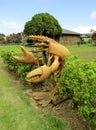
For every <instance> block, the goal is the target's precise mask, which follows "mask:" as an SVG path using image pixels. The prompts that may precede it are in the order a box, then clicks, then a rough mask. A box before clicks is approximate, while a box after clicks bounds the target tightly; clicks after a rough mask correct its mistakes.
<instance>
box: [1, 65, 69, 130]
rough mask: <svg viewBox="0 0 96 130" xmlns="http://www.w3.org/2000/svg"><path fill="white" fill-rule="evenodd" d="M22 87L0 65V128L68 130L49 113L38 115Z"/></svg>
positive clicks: (10, 129) (2, 129)
mask: <svg viewBox="0 0 96 130" xmlns="http://www.w3.org/2000/svg"><path fill="white" fill-rule="evenodd" d="M23 87H24V86H19V87H17V86H16V84H15V83H14V82H12V80H11V79H10V77H9V76H8V73H7V72H6V71H4V65H0V130H69V128H68V127H67V126H66V124H65V125H64V124H63V123H62V122H61V121H60V120H58V119H57V118H55V117H53V116H52V115H51V114H47V115H46V116H42V115H40V113H39V112H38V110H37V109H36V107H35V106H33V105H32V103H31V102H30V100H29V99H28V97H27V95H25V94H24V93H23V92H22V88H23Z"/></svg>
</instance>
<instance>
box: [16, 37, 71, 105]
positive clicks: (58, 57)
mask: <svg viewBox="0 0 96 130" xmlns="http://www.w3.org/2000/svg"><path fill="white" fill-rule="evenodd" d="M28 39H29V40H33V41H36V42H35V44H34V46H35V47H38V46H39V47H41V48H40V49H39V50H36V51H32V52H28V51H26V49H25V47H23V46H21V50H22V52H23V55H24V56H23V57H17V56H14V59H15V60H16V61H17V62H22V63H26V64H37V65H38V67H37V69H35V70H33V71H31V72H29V73H28V74H27V76H26V78H27V81H28V82H32V83H38V82H42V81H44V80H45V79H46V78H48V76H49V75H51V74H53V73H54V72H55V71H57V70H58V69H60V66H61V64H62V62H63V59H64V58H65V57H66V56H68V55H70V52H69V50H68V49H67V48H66V47H64V46H63V45H61V44H59V43H58V42H56V41H55V40H53V39H51V38H48V37H45V36H38V35H30V36H28ZM37 52H42V53H43V56H42V58H39V57H35V56H34V54H33V53H37ZM41 61H42V62H41ZM41 63H42V64H41ZM55 91H56V86H55V87H54V89H53V90H52V91H51V92H35V93H33V97H34V98H35V99H37V100H40V101H39V103H40V104H41V105H42V106H47V105H48V104H49V102H50V101H51V99H52V97H53V96H54V93H55ZM46 93H47V94H46ZM44 98H45V99H44Z"/></svg>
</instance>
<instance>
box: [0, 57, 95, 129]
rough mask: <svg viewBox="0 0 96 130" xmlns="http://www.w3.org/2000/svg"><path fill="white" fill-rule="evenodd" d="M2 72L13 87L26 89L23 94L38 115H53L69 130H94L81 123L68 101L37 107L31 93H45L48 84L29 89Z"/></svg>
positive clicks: (12, 75) (44, 83) (10, 74)
mask: <svg viewBox="0 0 96 130" xmlns="http://www.w3.org/2000/svg"><path fill="white" fill-rule="evenodd" d="M2 64H3V62H2V59H1V58H0V65H2ZM4 71H6V75H8V76H9V77H10V78H11V79H12V82H13V83H14V84H15V85H17V87H20V86H22V84H23V85H25V86H26V89H25V90H23V92H24V94H26V95H28V97H29V99H30V101H31V103H32V105H34V106H35V107H36V108H37V109H38V111H39V113H40V114H42V115H46V114H47V113H49V112H51V113H53V114H54V116H56V117H57V118H59V119H60V120H61V121H62V122H64V123H65V122H66V123H68V124H69V126H70V127H71V130H95V129H92V128H91V127H89V125H88V124H87V123H85V122H83V121H82V119H81V118H80V117H79V116H78V111H77V110H73V109H72V108H71V105H70V99H69V100H65V101H63V102H61V103H60V104H57V105H54V103H53V102H51V103H50V104H49V105H48V106H47V107H42V106H41V105H38V101H36V100H34V99H33V97H32V96H31V93H32V92H35V91H41V90H44V89H45V88H46V90H44V91H47V89H49V87H50V86H51V84H50V83H48V82H43V83H41V84H36V85H33V86H32V87H29V86H30V85H29V86H27V85H26V83H25V82H23V81H22V80H18V77H16V76H14V74H13V73H10V72H9V71H8V70H7V69H4ZM57 100H58V98H57Z"/></svg>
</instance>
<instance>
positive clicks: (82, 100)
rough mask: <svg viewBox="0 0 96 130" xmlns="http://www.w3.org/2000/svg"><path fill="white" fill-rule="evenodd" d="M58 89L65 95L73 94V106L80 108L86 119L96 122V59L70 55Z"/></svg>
mask: <svg viewBox="0 0 96 130" xmlns="http://www.w3.org/2000/svg"><path fill="white" fill-rule="evenodd" d="M58 89H59V92H60V93H61V94H62V95H63V96H64V97H66V96H68V95H69V94H71V95H72V99H71V101H72V106H73V107H74V108H77V109H78V110H79V112H80V115H81V116H82V117H83V119H84V120H86V121H88V122H91V123H92V124H96V61H92V62H84V61H82V60H80V59H79V58H77V57H75V56H70V57H68V58H67V59H66V63H65V65H64V67H63V70H62V72H61V78H60V80H59V83H58Z"/></svg>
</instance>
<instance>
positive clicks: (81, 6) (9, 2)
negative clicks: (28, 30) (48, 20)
mask: <svg viewBox="0 0 96 130" xmlns="http://www.w3.org/2000/svg"><path fill="white" fill-rule="evenodd" d="M38 13H49V14H50V15H52V16H53V17H54V18H56V19H57V20H58V22H59V24H60V25H61V27H62V28H64V29H68V30H71V31H75V32H78V33H81V34H84V33H89V32H90V30H91V29H93V30H96V0H0V33H3V34H5V35H9V34H12V33H18V32H23V30H24V25H25V23H26V22H27V21H30V20H31V19H32V17H33V16H34V15H35V14H38Z"/></svg>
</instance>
